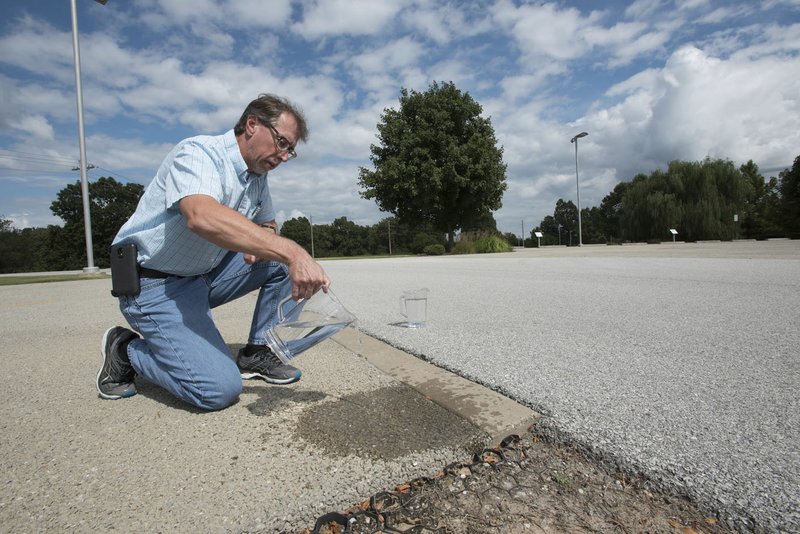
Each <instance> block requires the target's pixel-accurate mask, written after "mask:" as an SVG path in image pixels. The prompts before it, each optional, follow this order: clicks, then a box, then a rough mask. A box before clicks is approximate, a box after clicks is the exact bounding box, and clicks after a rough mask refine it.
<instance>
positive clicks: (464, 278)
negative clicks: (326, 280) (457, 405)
mask: <svg viewBox="0 0 800 534" xmlns="http://www.w3.org/2000/svg"><path fill="white" fill-rule="evenodd" d="M325 267H326V269H327V270H328V272H329V274H330V276H331V278H332V279H333V280H334V281H335V282H334V286H333V287H334V289H335V290H336V293H337V295H339V297H340V298H341V300H342V301H343V302H344V303H345V304H346V305H348V306H349V307H351V308H352V310H353V311H354V312H355V314H356V315H357V316H358V317H359V318H360V320H359V327H360V328H361V329H363V330H364V331H365V332H367V333H369V334H370V335H372V336H375V337H376V338H379V339H382V340H384V341H385V342H387V343H390V344H392V345H393V346H396V347H398V348H401V349H403V350H404V351H407V352H410V353H413V354H417V355H419V356H420V357H422V358H424V359H426V360H428V361H431V362H433V363H434V364H436V365H437V366H440V367H443V368H446V369H450V370H452V371H453V372H455V373H457V374H459V375H461V376H464V377H467V378H469V379H470V380H473V381H475V382H478V383H481V384H484V385H486V386H487V387H489V388H492V389H494V390H497V391H500V392H502V393H504V394H505V395H507V396H509V397H510V398H512V399H515V400H517V401H519V402H520V403H522V404H524V405H526V406H528V407H530V408H532V409H533V410H535V411H537V412H539V413H541V414H543V415H544V416H545V418H544V419H543V421H542V422H541V423H540V425H539V426H540V427H543V428H545V429H549V430H548V431H549V432H550V433H552V435H553V436H554V437H556V438H557V439H560V440H564V441H567V442H573V443H578V444H580V445H582V446H584V447H586V448H588V449H589V450H591V451H592V452H593V453H595V454H597V455H598V456H599V457H600V458H602V459H604V460H608V461H612V462H613V463H615V464H617V465H618V466H620V467H622V468H624V469H630V470H633V471H636V472H640V473H645V474H646V475H647V476H649V477H650V478H652V479H653V480H655V481H657V482H659V483H660V484H662V485H663V487H665V488H666V489H668V490H670V491H676V492H679V493H683V494H688V495H690V496H692V497H693V498H694V499H696V500H697V501H698V502H699V503H701V505H703V506H704V507H706V508H707V509H711V510H716V511H718V512H719V513H720V515H721V517H722V518H724V519H725V520H726V521H727V522H728V523H729V524H731V525H733V526H734V527H735V528H737V529H740V530H748V529H754V530H758V531H762V532H778V531H785V532H799V531H800V446H798V444H799V443H800V241H789V240H775V241H772V240H770V241H760V242H756V241H736V242H727V243H720V242H711V243H662V244H658V245H627V246H583V247H580V248H578V247H573V248H565V247H548V248H542V249H526V250H517V251H515V252H513V253H509V254H492V255H474V256H446V257H425V258H405V259H372V260H365V261H330V262H326V263H325ZM418 287H427V288H429V289H430V293H429V299H428V325H427V327H426V328H425V329H421V330H418V331H413V330H408V329H404V328H398V327H396V326H393V324H394V323H396V322H397V321H399V320H401V319H402V317H401V316H400V315H399V302H398V301H399V296H400V294H401V293H402V292H403V291H405V290H409V289H412V288H418Z"/></svg>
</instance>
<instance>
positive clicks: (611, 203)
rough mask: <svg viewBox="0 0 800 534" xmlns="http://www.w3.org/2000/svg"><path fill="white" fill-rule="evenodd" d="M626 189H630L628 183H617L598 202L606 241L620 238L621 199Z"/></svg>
mask: <svg viewBox="0 0 800 534" xmlns="http://www.w3.org/2000/svg"><path fill="white" fill-rule="evenodd" d="M635 180H636V179H635V178H634V181H635ZM628 187H630V182H619V183H618V184H617V185H615V186H614V189H612V190H611V192H610V193H609V194H607V195H606V196H605V197H603V200H602V202H600V212H601V220H602V221H603V222H602V226H603V234H604V235H605V237H606V239H607V240H608V241H613V240H614V239H615V238H616V239H620V238H621V237H622V225H621V222H620V221H621V218H622V214H623V206H622V198H623V197H624V196H625V192H626V191H627V190H628Z"/></svg>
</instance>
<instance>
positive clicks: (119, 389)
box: [97, 326, 139, 400]
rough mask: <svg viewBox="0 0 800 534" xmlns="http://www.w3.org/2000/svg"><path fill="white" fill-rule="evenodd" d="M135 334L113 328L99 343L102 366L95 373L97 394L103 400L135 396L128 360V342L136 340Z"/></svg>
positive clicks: (118, 327)
mask: <svg viewBox="0 0 800 534" xmlns="http://www.w3.org/2000/svg"><path fill="white" fill-rule="evenodd" d="M137 337H139V336H137V335H136V333H135V332H133V331H131V330H128V329H127V328H122V327H121V326H115V327H112V328H109V329H108V330H107V331H106V333H105V335H104V336H103V341H101V342H100V355H101V356H102V357H103V366H102V367H101V368H100V371H98V373H97V392H98V393H99V394H100V397H102V398H104V399H111V400H115V399H122V398H125V397H132V396H134V395H136V385H135V384H134V383H133V377H134V376H136V371H134V370H133V366H132V365H131V362H130V360H129V359H128V350H127V349H128V342H130V340H132V339H134V338H137Z"/></svg>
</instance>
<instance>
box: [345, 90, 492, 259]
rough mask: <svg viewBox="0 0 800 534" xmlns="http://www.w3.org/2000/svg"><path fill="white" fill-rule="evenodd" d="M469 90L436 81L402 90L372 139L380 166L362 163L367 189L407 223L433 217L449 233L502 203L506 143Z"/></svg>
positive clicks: (429, 220) (430, 220)
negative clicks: (375, 141) (501, 145)
mask: <svg viewBox="0 0 800 534" xmlns="http://www.w3.org/2000/svg"><path fill="white" fill-rule="evenodd" d="M481 112H482V108H481V106H480V104H478V103H477V102H476V101H475V100H473V98H472V97H471V96H470V95H469V93H462V92H461V91H460V90H459V89H458V88H456V86H455V85H454V84H453V83H452V82H451V83H444V84H439V83H436V82H434V83H433V84H432V85H431V86H430V88H429V89H428V90H427V91H426V92H424V93H419V92H416V91H413V90H412V91H409V90H407V89H405V88H404V89H402V91H401V96H400V108H399V109H386V110H384V113H383V115H382V117H381V118H382V122H381V123H379V124H378V139H379V141H380V143H379V145H372V146H371V147H370V150H371V152H372V155H371V156H370V159H371V161H372V164H373V166H374V169H375V170H369V169H367V168H364V167H361V168H360V169H359V185H360V186H361V189H362V190H361V196H362V197H363V198H366V199H374V200H375V201H376V202H377V204H378V206H379V207H380V209H381V210H383V211H386V212H389V213H393V214H395V215H396V216H397V218H398V219H399V220H400V221H401V222H402V223H403V224H407V225H423V224H426V223H427V224H430V225H431V226H432V227H433V228H434V229H435V230H437V231H438V232H440V233H445V234H447V236H448V245H449V247H450V248H452V246H453V243H454V238H455V232H456V231H458V230H459V229H462V228H465V227H470V226H471V225H472V226H474V225H475V224H477V222H478V221H479V220H481V219H482V218H484V217H485V216H486V215H487V214H490V213H491V212H492V211H494V210H497V209H499V208H500V207H501V206H502V203H501V199H502V196H503V192H504V191H505V190H506V187H507V185H506V177H505V172H506V166H505V164H504V163H503V159H502V158H503V149H502V148H498V147H497V140H496V138H495V135H494V129H493V128H492V125H491V122H490V120H489V119H487V118H483V117H481Z"/></svg>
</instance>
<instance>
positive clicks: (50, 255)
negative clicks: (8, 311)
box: [0, 156, 800, 273]
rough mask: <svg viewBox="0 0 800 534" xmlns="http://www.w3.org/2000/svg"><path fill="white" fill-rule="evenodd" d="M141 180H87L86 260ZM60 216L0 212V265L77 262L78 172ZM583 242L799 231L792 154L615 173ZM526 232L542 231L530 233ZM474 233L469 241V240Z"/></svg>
mask: <svg viewBox="0 0 800 534" xmlns="http://www.w3.org/2000/svg"><path fill="white" fill-rule="evenodd" d="M143 193H144V187H143V186H142V185H140V184H136V183H128V184H122V183H120V182H117V181H116V180H115V179H114V178H111V177H102V178H100V179H98V180H97V181H95V182H91V183H89V196H90V199H91V202H90V215H91V219H92V240H93V245H94V250H93V252H94V257H95V263H96V265H97V266H98V267H100V268H106V267H108V252H107V251H108V247H109V246H110V245H111V241H112V239H113V238H114V236H115V235H116V233H117V231H118V230H119V228H120V226H122V224H123V223H124V222H125V221H126V220H127V219H128V218H129V217H130V216H131V215H132V214H133V212H134V210H135V209H136V205H137V203H138V202H139V198H140V197H141V196H142V194H143ZM50 210H51V212H52V213H53V215H55V216H57V217H59V218H61V219H62V220H63V221H64V225H63V226H57V225H49V226H47V227H46V228H24V229H16V228H14V227H13V225H12V223H11V221H10V220H8V219H5V218H3V217H0V273H13V272H35V271H62V270H78V269H81V268H83V267H85V266H86V261H87V260H86V246H85V241H84V239H85V236H84V222H83V201H82V196H81V187H80V181H76V182H75V183H74V184H69V185H67V186H66V187H65V188H64V189H62V190H61V191H60V192H59V193H58V195H57V198H56V200H55V201H53V203H52V204H51V205H50ZM577 213H578V210H577V208H576V206H575V204H573V203H572V201H569V200H568V201H565V200H564V199H558V201H557V202H556V206H555V209H554V211H553V215H548V216H546V217H545V218H544V219H543V220H542V221H541V223H540V224H539V226H537V227H536V228H534V229H533V230H531V234H530V236H526V239H525V244H526V246H537V245H538V244H539V242H541V245H558V244H561V245H570V244H571V245H576V244H577V243H578V237H577ZM581 225H582V230H583V242H584V243H587V244H589V243H617V242H622V241H651V242H652V241H661V240H669V239H671V235H670V234H669V229H670V228H673V229H676V230H677V231H678V233H679V235H680V237H681V239H682V240H686V241H696V240H706V239H720V240H730V239H739V238H745V239H762V238H768V237H792V238H800V156H798V157H797V158H795V160H794V164H793V166H792V167H791V169H785V170H784V171H782V172H781V173H780V174H779V176H778V177H777V178H776V177H772V178H770V179H768V180H767V179H765V178H764V177H763V176H762V175H761V174H760V173H759V170H758V166H757V165H756V164H755V163H753V162H752V161H749V162H747V163H746V164H744V165H742V166H741V167H739V168H738V169H737V168H735V166H734V165H733V163H732V162H730V161H727V160H719V159H717V160H711V159H706V160H704V161H700V162H686V161H674V162H672V163H670V164H669V166H668V168H667V170H666V171H661V170H656V171H653V172H652V173H650V174H649V175H645V174H638V175H636V176H635V177H634V178H633V180H631V181H630V182H620V183H618V184H617V185H616V186H615V187H614V189H613V190H612V191H611V192H610V193H609V194H608V195H606V196H605V197H604V198H603V201H602V202H601V203H600V206H595V207H591V208H584V209H583V210H581ZM280 231H281V234H282V235H283V236H284V237H288V238H289V239H292V240H294V241H296V242H297V243H298V244H299V245H301V246H302V247H304V248H305V249H306V250H307V251H308V252H309V253H312V254H313V255H314V256H315V257H318V258H323V257H336V256H364V255H389V254H392V255H400V254H442V253H444V252H445V250H446V247H448V246H449V243H448V241H449V239H448V236H447V234H445V233H442V232H441V231H439V230H438V229H437V228H436V227H435V226H434V223H432V222H420V223H418V224H416V225H409V224H403V223H401V222H400V221H399V219H398V218H397V217H388V218H385V219H383V220H381V221H380V222H378V223H376V224H374V225H371V226H361V225H358V224H356V223H355V222H353V221H350V220H348V219H347V218H346V217H339V218H337V219H334V221H333V222H332V223H330V224H314V225H313V226H312V225H311V223H310V221H309V220H308V219H307V218H305V217H299V218H294V219H289V220H287V221H285V222H284V223H283V225H282V226H281V230H280ZM534 232H541V233H542V234H543V236H544V237H543V238H542V239H537V238H536V237H535V234H534ZM461 236H462V239H461V240H460V241H459V242H457V243H455V244H454V245H453V246H451V247H450V248H449V249H448V250H449V251H450V252H453V253H458V252H479V251H482V250H484V249H485V250H487V251H497V250H506V249H505V248H503V247H497V245H496V242H493V243H489V244H487V245H484V247H483V249H482V248H481V246H480V243H481V242H484V243H485V242H486V241H487V239H490V238H501V239H502V240H504V241H505V242H507V243H509V244H510V245H518V244H519V237H518V236H517V235H515V234H513V233H505V234H501V233H500V232H499V231H498V230H497V225H496V222H495V220H494V217H492V216H491V214H489V215H488V216H486V215H484V216H483V217H478V218H475V219H473V220H472V221H471V222H470V224H469V226H466V227H465V228H463V229H462V231H461ZM475 243H478V244H479V246H478V247H477V248H476V247H475V246H472V245H474V244H475Z"/></svg>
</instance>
